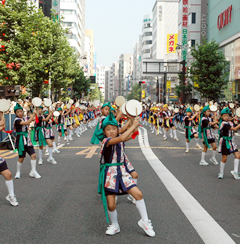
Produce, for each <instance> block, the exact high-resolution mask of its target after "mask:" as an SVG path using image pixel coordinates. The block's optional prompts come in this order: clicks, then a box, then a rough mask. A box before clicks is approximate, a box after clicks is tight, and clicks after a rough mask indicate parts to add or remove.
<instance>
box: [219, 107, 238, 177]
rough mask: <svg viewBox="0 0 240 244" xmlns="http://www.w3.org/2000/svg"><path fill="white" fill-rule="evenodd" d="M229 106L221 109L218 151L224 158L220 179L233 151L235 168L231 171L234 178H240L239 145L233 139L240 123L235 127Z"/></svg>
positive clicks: (221, 164)
mask: <svg viewBox="0 0 240 244" xmlns="http://www.w3.org/2000/svg"><path fill="white" fill-rule="evenodd" d="M230 113H231V112H230V110H229V108H225V109H223V110H222V111H221V118H220V123H219V132H220V140H219V149H218V152H219V153H221V154H222V160H221V163H220V173H219V174H218V179H223V175H224V168H225V163H226V162H227V156H228V155H230V154H231V153H233V154H234V156H235V159H234V161H233V163H234V170H232V171H231V174H232V175H233V177H234V179H236V180H239V179H240V177H239V175H238V166H239V159H240V153H239V152H238V149H237V145H236V144H235V143H234V142H233V141H232V137H233V131H237V130H238V129H239V128H240V125H237V126H236V127H234V124H233V123H232V122H231V121H229V115H230Z"/></svg>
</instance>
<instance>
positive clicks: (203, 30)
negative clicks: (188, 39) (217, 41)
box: [200, 0, 208, 43]
mask: <svg viewBox="0 0 240 244" xmlns="http://www.w3.org/2000/svg"><path fill="white" fill-rule="evenodd" d="M207 8H208V0H201V32H200V33H201V34H200V43H202V41H203V40H204V39H207Z"/></svg>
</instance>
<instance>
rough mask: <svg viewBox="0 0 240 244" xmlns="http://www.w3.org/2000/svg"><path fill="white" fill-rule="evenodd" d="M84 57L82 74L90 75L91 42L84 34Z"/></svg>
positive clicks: (91, 64)
mask: <svg viewBox="0 0 240 244" xmlns="http://www.w3.org/2000/svg"><path fill="white" fill-rule="evenodd" d="M85 58H86V63H85V67H84V74H85V76H87V77H90V76H91V75H92V73H91V70H93V55H92V42H91V39H90V36H85Z"/></svg>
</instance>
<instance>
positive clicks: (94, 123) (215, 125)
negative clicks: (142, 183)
mask: <svg viewBox="0 0 240 244" xmlns="http://www.w3.org/2000/svg"><path fill="white" fill-rule="evenodd" d="M119 99H120V100H121V102H119V101H120V100H119ZM119 99H118V100H119V101H118V102H117V99H116V101H115V104H113V105H112V104H110V103H105V104H98V105H90V104H87V103H80V102H79V101H78V100H77V99H74V100H72V99H70V100H69V101H68V102H67V103H62V102H56V103H53V104H52V102H51V101H49V99H44V100H43V101H42V100H41V99H39V98H37V99H35V101H34V100H30V99H29V100H25V101H22V100H18V102H17V103H14V102H11V104H10V105H9V108H8V111H6V112H5V113H15V115H16V118H15V120H14V123H13V128H12V129H13V130H14V131H15V132H16V140H15V143H14V145H15V148H16V149H15V150H16V152H17V153H18V161H17V162H16V173H15V179H20V178H21V168H22V165H23V162H24V159H25V158H26V154H28V155H29V156H30V173H29V176H30V177H31V178H35V179H40V178H41V176H40V175H39V173H38V172H37V164H38V165H44V164H45V163H51V164H53V165H56V164H57V161H56V160H55V159H54V157H53V154H59V153H61V152H60V150H59V148H58V146H60V145H61V144H62V143H64V141H66V145H70V143H71V141H72V140H73V139H78V138H79V137H81V135H82V134H83V133H84V132H85V131H86V130H88V129H92V128H94V132H93V136H92V139H91V143H92V144H96V145H98V144H99V143H101V149H100V172H99V183H98V193H99V194H101V200H102V203H103V207H104V211H105V214H106V219H107V222H108V223H109V222H111V224H110V225H109V227H108V228H107V231H106V234H107V235H114V234H116V233H119V232H120V226H119V223H118V215H117V210H116V207H117V196H118V195H124V194H127V199H128V200H130V201H132V203H134V204H135V205H136V208H137V210H138V211H139V214H140V217H141V219H140V220H139V221H138V225H139V226H140V227H141V228H142V229H143V230H144V231H145V233H146V234H147V235H148V236H150V237H154V236H155V232H154V230H153V226H152V223H151V220H150V219H149V218H148V213H147V208H146V204H145V200H144V198H143V194H142V192H141V191H140V189H139V188H138V185H137V181H138V173H137V172H136V170H135V169H134V167H133V164H132V163H131V162H130V161H129V159H128V157H127V155H126V152H125V149H124V147H125V144H126V143H127V142H128V141H129V140H134V139H135V138H136V136H137V135H138V134H139V133H138V129H139V126H149V127H150V129H151V132H152V133H153V134H155V135H156V136H159V135H162V143H164V141H166V140H168V139H169V137H170V138H172V139H173V140H175V141H179V139H178V136H177V128H179V129H180V130H184V131H185V143H186V151H185V152H186V153H189V150H190V142H191V140H192V139H194V141H195V144H196V147H197V148H199V149H201V150H202V152H201V155H200V154H199V165H200V166H208V165H209V163H208V162H206V160H205V156H206V153H207V151H208V150H209V149H210V148H212V152H211V153H212V157H211V158H210V161H211V163H212V164H213V165H219V166H220V170H219V174H218V175H217V178H218V179H223V178H224V168H225V163H226V162H227V157H228V155H230V154H234V156H235V159H234V162H233V170H232V171H231V174H232V176H233V178H234V179H236V180H238V179H240V177H239V175H238V167H239V159H240V154H239V152H238V149H237V145H236V144H235V143H234V133H235V132H236V131H237V130H238V129H239V128H240V123H239V119H238V118H239V117H240V109H239V108H238V107H239V106H238V104H237V103H235V104H233V103H221V104H217V103H216V102H215V103H214V102H212V101H210V102H209V103H204V104H191V105H190V104H181V105H174V106H168V105H167V104H142V103H140V102H138V101H136V100H130V101H128V102H125V100H124V101H123V99H124V98H122V97H121V98H119ZM1 101H3V100H0V102H1ZM139 106H140V108H139ZM140 124H141V125H140ZM5 127H6V124H5V119H4V116H3V112H0V131H5V130H6V128H5ZM54 128H55V129H54ZM53 129H54V130H53ZM9 133H10V132H9ZM74 134H76V137H73V135H74ZM200 139H202V141H203V144H202V146H201V143H200ZM36 149H37V150H38V158H37V157H36V153H35V150H36ZM44 149H45V152H43V150H44ZM217 150H218V153H221V154H222V159H221V162H218V161H217V159H216V153H217ZM43 154H45V155H46V156H48V158H47V160H46V161H45V160H43ZM56 167H57V166H56ZM0 173H1V174H2V175H3V177H4V178H5V182H6V187H7V189H8V193H9V194H8V195H7V197H6V199H7V200H8V201H9V202H10V204H11V205H12V206H18V201H17V198H16V196H15V193H14V184H13V180H12V174H11V172H10V170H9V169H8V166H7V162H6V160H5V159H4V158H3V157H0Z"/></svg>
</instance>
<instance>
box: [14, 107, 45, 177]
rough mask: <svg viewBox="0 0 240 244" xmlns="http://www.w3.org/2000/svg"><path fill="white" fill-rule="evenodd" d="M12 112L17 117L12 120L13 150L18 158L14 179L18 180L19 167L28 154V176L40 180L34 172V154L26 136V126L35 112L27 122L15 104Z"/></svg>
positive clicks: (32, 118)
mask: <svg viewBox="0 0 240 244" xmlns="http://www.w3.org/2000/svg"><path fill="white" fill-rule="evenodd" d="M14 112H15V114H16V116H17V117H16V118H15V120H14V128H15V130H16V132H17V137H16V142H15V148H17V150H18V156H19V159H18V162H17V172H16V175H15V179H20V174H21V167H22V163H23V160H24V158H25V157H26V153H28V154H29V156H30V157H31V172H30V174H29V176H30V177H33V178H36V179H39V178H41V176H40V175H39V174H38V172H37V170H36V154H35V151H34V148H33V144H32V142H31V139H30V137H29V135H28V125H29V124H30V123H31V122H32V121H33V120H34V117H35V114H36V111H34V112H33V114H32V116H31V117H30V119H29V120H27V119H26V118H24V117H23V108H22V107H21V106H20V105H19V104H18V103H17V104H16V106H15V107H14Z"/></svg>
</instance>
